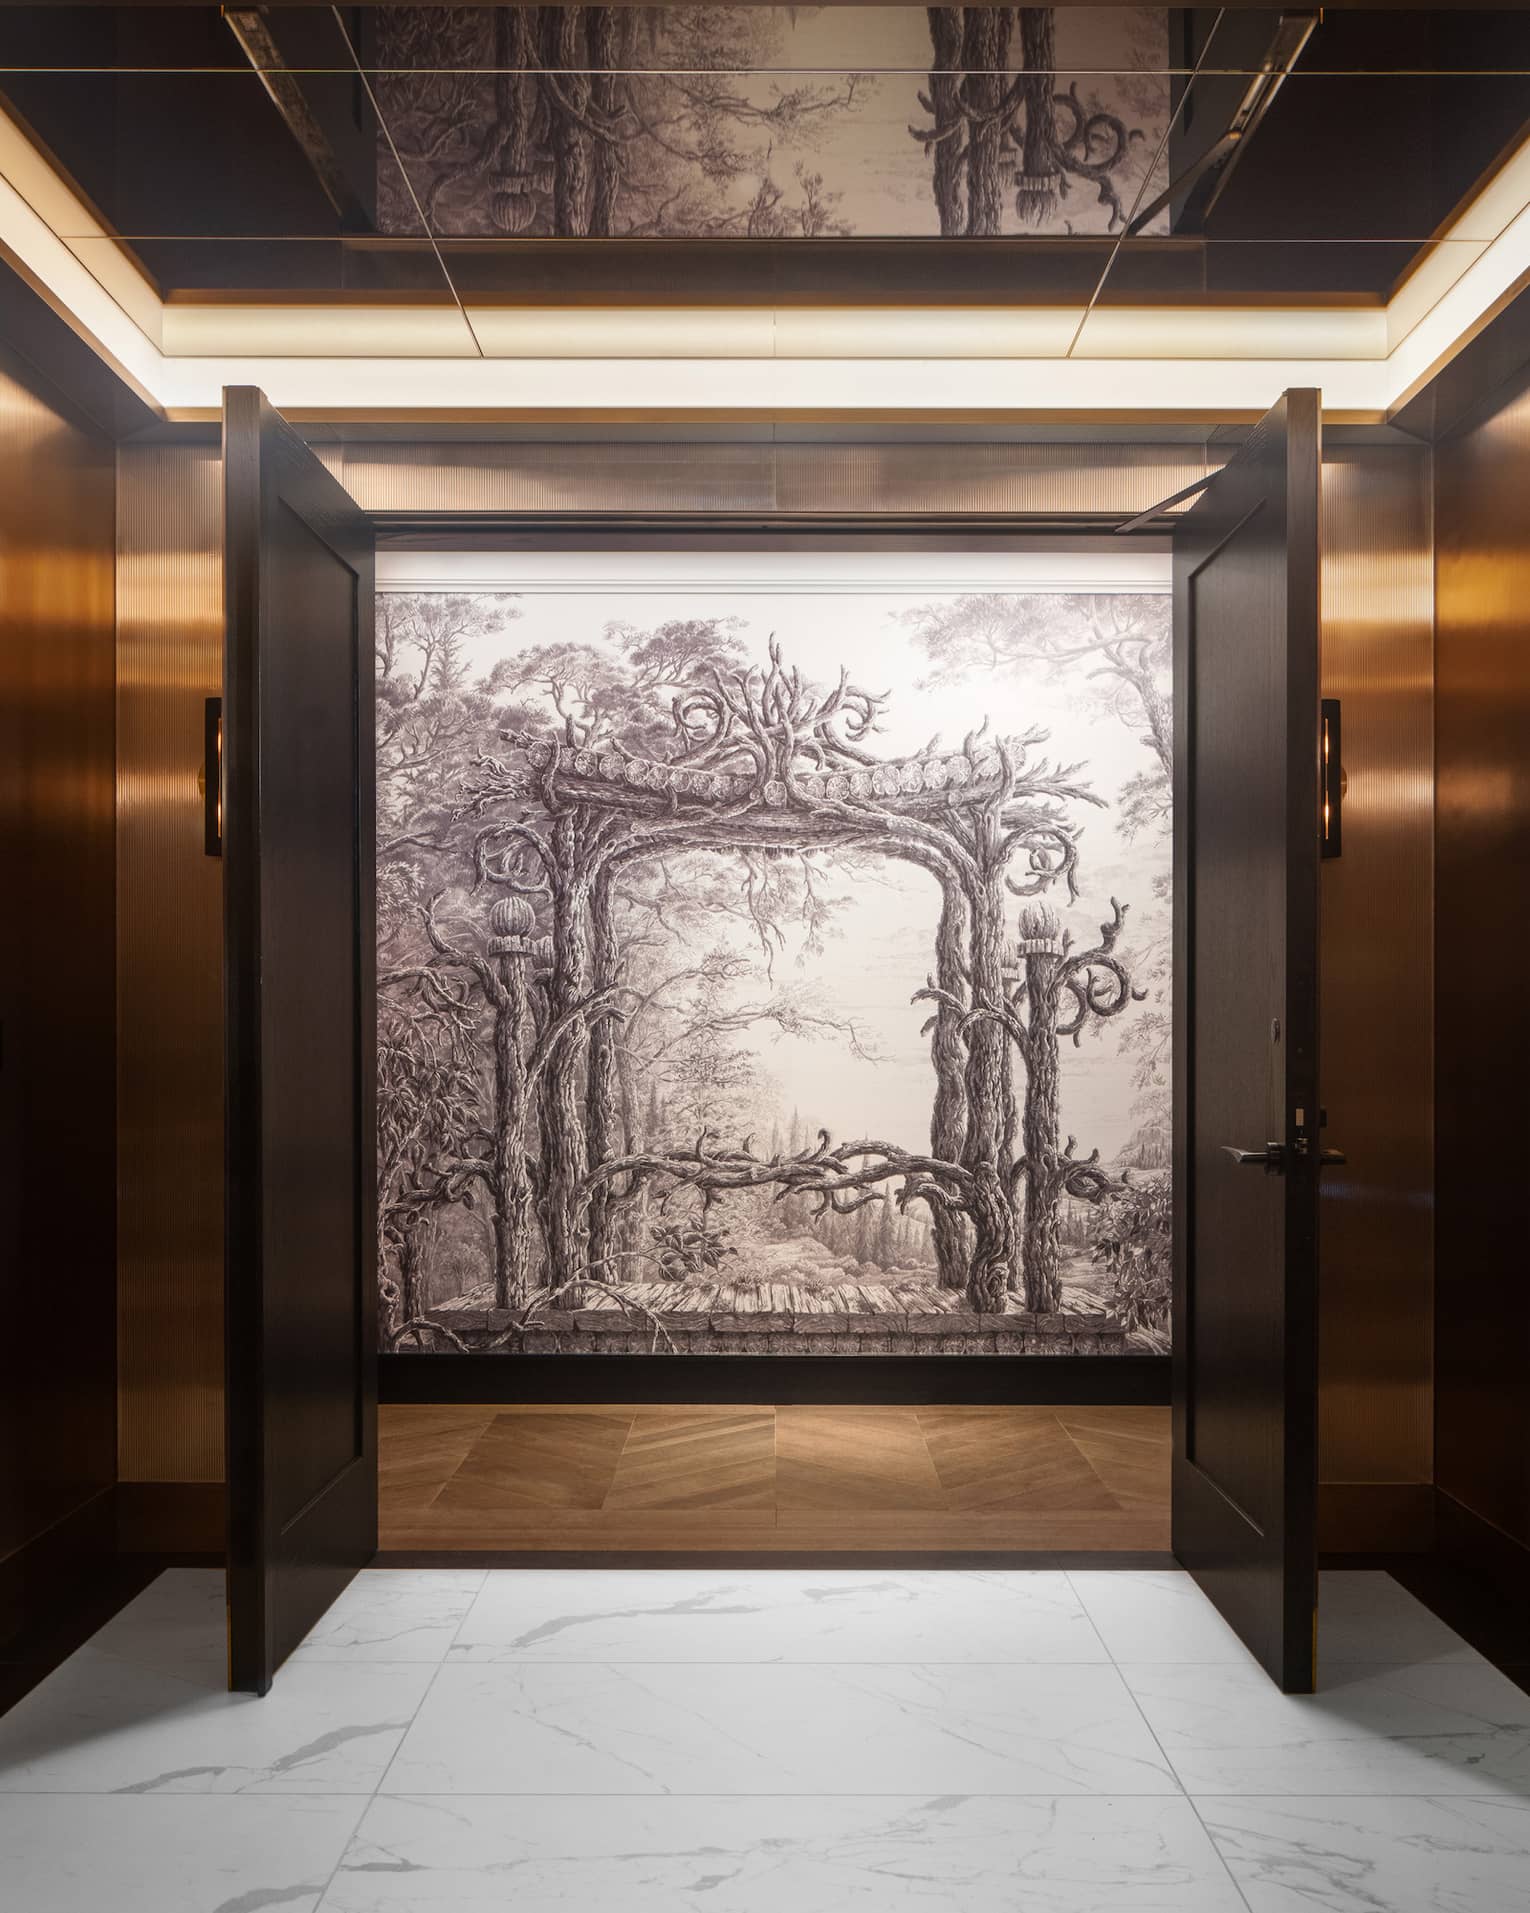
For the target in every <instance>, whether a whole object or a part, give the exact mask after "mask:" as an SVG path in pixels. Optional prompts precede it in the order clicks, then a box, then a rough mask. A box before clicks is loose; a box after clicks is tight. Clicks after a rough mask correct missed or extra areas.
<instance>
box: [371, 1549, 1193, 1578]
mask: <svg viewBox="0 0 1530 1913" xmlns="http://www.w3.org/2000/svg"><path fill="white" fill-rule="evenodd" d="M372 1566H373V1567H375V1568H450V1569H452V1570H454V1571H456V1572H459V1573H460V1572H461V1570H462V1569H464V1568H531V1569H534V1570H535V1571H537V1572H538V1573H541V1572H544V1571H545V1570H547V1569H548V1568H578V1569H584V1568H604V1569H618V1570H620V1571H622V1572H623V1573H625V1572H628V1571H637V1572H643V1571H646V1570H653V1571H654V1572H658V1573H665V1572H668V1571H669V1570H671V1569H674V1568H718V1569H721V1570H722V1571H723V1572H725V1573H726V1572H728V1571H730V1570H738V1569H742V1568H751V1569H753V1568H769V1569H785V1570H791V1569H801V1568H813V1569H833V1570H840V1569H846V1568H853V1569H869V1568H881V1569H892V1570H897V1571H909V1572H919V1571H921V1570H925V1569H935V1568H947V1569H954V1570H956V1571H958V1572H960V1573H964V1574H978V1573H991V1572H994V1571H996V1570H1002V1569H1006V1568H1008V1569H1022V1570H1024V1571H1025V1572H1026V1573H1030V1574H1034V1573H1036V1572H1037V1571H1038V1570H1049V1571H1052V1572H1056V1571H1057V1570H1059V1569H1068V1570H1070V1571H1071V1572H1073V1573H1081V1572H1083V1571H1085V1570H1089V1571H1094V1570H1097V1569H1107V1568H1108V1569H1113V1570H1116V1571H1118V1572H1126V1571H1129V1570H1133V1569H1135V1570H1138V1571H1139V1572H1140V1571H1142V1570H1150V1571H1152V1572H1155V1573H1161V1572H1163V1571H1165V1570H1167V1569H1171V1568H1176V1567H1178V1566H1179V1563H1178V1562H1177V1561H1176V1560H1175V1559H1174V1556H1173V1555H1172V1554H1167V1553H1163V1552H1159V1551H1157V1550H1154V1551H1147V1552H1145V1551H1143V1550H1140V1549H1139V1550H1136V1551H1127V1550H1125V1549H1119V1550H1118V1549H1109V1550H1106V1549H1094V1550H1091V1551H1088V1552H1077V1551H1074V1552H1068V1553H1058V1552H1056V1551H1055V1550H1053V1549H1049V1548H1038V1549H1019V1548H948V1549H944V1550H934V1549H930V1548H902V1549H898V1548H888V1549H883V1548H879V1549H876V1550H871V1549H866V1548H858V1549H857V1548H812V1549H805V1550H803V1551H801V1552H797V1551H795V1550H792V1551H787V1550H784V1549H770V1550H767V1551H764V1552H754V1553H751V1552H749V1551H748V1550H747V1549H742V1548H739V1549H715V1548H713V1549H705V1548H698V1549H660V1550H658V1551H657V1552H654V1553H650V1554H645V1553H643V1552H641V1551H639V1550H637V1549H634V1548H570V1549H558V1550H556V1551H553V1550H549V1549H546V1548H540V1549H537V1550H535V1551H534V1552H528V1551H526V1550H524V1549H519V1550H516V1549H495V1548H486V1549H482V1550H478V1551H475V1552H467V1551H465V1550H462V1549H456V1548H451V1549H447V1548H384V1549H383V1550H382V1551H381V1552H380V1553H379V1554H377V1555H376V1556H374V1558H373V1561H372Z"/></svg>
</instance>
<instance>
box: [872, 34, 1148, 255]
mask: <svg viewBox="0 0 1530 1913" xmlns="http://www.w3.org/2000/svg"><path fill="white" fill-rule="evenodd" d="M928 12H929V19H930V52H931V55H932V66H931V70H930V76H929V86H928V89H927V90H926V91H924V92H921V93H920V95H919V104H920V105H921V106H922V107H923V108H924V110H925V112H926V113H927V114H928V115H929V123H928V124H927V125H920V126H910V128H909V132H910V133H911V134H912V135H913V137H914V138H915V139H916V140H917V141H918V142H919V144H920V146H921V147H922V148H923V150H924V152H925V153H926V154H927V155H928V156H929V157H930V158H931V161H932V172H931V186H932V190H933V192H934V197H935V208H936V212H937V214H938V215H939V219H940V230H941V233H942V235H943V236H945V237H947V238H949V237H953V236H955V235H956V234H958V233H963V234H966V235H967V236H968V237H971V238H993V237H995V236H996V235H998V234H999V233H1001V232H1002V231H1003V230H1004V193H1005V188H1006V186H1012V187H1013V190H1014V211H1015V215H1016V219H1017V222H1018V224H1019V226H1020V228H1021V229H1022V230H1036V229H1039V228H1045V227H1048V226H1050V225H1051V224H1052V223H1053V221H1054V219H1055V217H1056V215H1057V214H1058V212H1059V210H1060V208H1061V206H1062V203H1063V202H1064V201H1065V200H1067V199H1068V198H1069V196H1070V195H1071V194H1072V193H1073V192H1074V190H1075V188H1077V187H1081V186H1092V187H1093V188H1094V190H1095V196H1096V198H1097V200H1098V202H1099V204H1100V205H1102V206H1103V207H1105V208H1106V210H1107V213H1108V220H1107V230H1108V231H1112V232H1113V231H1115V230H1117V229H1118V228H1119V227H1122V226H1124V225H1125V224H1126V221H1127V217H1128V214H1129V208H1128V207H1125V206H1123V205H1122V202H1121V191H1120V188H1121V181H1122V174H1123V169H1124V167H1125V163H1126V161H1127V159H1128V157H1129V155H1130V153H1131V149H1132V146H1133V144H1134V143H1136V142H1140V141H1141V140H1142V139H1143V138H1144V133H1143V129H1142V127H1140V126H1128V124H1127V122H1126V121H1125V120H1124V119H1123V118H1122V117H1121V115H1120V114H1118V113H1114V112H1110V111H1108V110H1107V109H1106V108H1105V107H1104V106H1102V105H1100V104H1099V103H1098V101H1096V100H1085V99H1083V98H1081V97H1080V92H1079V86H1080V82H1079V81H1077V80H1074V81H1071V82H1069V83H1068V84H1067V85H1066V86H1063V84H1062V79H1061V76H1060V75H1059V73H1058V71H1057V36H1056V12H1057V9H1056V8H1055V7H930V8H929V9H928ZM1017 28H1018V39H1017ZM1017 68H1018V70H1016V69H1017Z"/></svg>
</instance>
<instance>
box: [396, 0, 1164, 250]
mask: <svg viewBox="0 0 1530 1913" xmlns="http://www.w3.org/2000/svg"><path fill="white" fill-rule="evenodd" d="M1166 20H1167V15H1166V12H1165V10H1164V9H1162V8H1152V7H1120V8H1066V7H929V8H926V7H748V6H746V7H702V6H698V7H628V6H615V7H556V8H555V7H499V8H492V7H450V8H424V7H420V8H413V7H398V8H389V9H384V10H382V12H381V15H380V21H381V24H380V27H379V38H380V44H379V46H378V65H379V67H380V68H382V69H384V71H383V72H382V73H381V74H380V76H379V81H378V86H379V96H380V103H381V106H382V109H383V114H384V118H385V120H386V121H387V123H388V126H389V129H390V131H391V133H392V136H393V140H394V143H395V145H396V147H397V150H398V155H399V158H400V160H401V161H402V163H403V167H404V172H405V175H406V180H405V179H400V177H399V175H398V173H397V170H396V168H395V167H394V166H393V164H392V160H391V155H385V156H384V158H383V163H381V164H380V166H379V181H378V185H379V202H380V203H379V216H380V223H381V224H382V226H383V229H384V230H385V231H391V232H406V231H416V230H418V225H419V218H420V214H421V213H423V215H424V218H425V220H426V222H427V224H428V225H429V226H430V228H431V229H432V230H433V231H435V232H437V233H439V234H442V235H444V236H450V237H463V238H468V237H484V238H494V237H498V238H504V237H524V238H547V237H569V238H665V237H669V238H710V239H715V238H743V239H783V238H803V239H816V238H824V237H830V238H834V237H839V238H844V237H851V236H862V237H867V238H878V237H882V238H886V237H927V236H935V235H945V236H947V237H957V236H965V237H975V238H991V237H994V236H996V235H1002V234H1009V235H1033V236H1035V235H1057V236H1063V237H1065V236H1067V235H1069V234H1101V233H1109V232H1118V231H1120V230H1121V229H1122V228H1123V227H1124V226H1125V224H1126V223H1127V221H1128V220H1129V219H1130V217H1131V213H1132V209H1133V206H1134V205H1136V204H1138V203H1140V204H1143V205H1146V204H1147V203H1148V202H1149V201H1150V200H1151V198H1152V197H1153V196H1154V194H1155V193H1157V192H1158V191H1159V190H1160V189H1161V188H1162V187H1163V185H1164V184H1165V183H1166V180H1167V173H1166V170H1165V160H1164V153H1163V150H1162V149H1163V147H1164V143H1165V142H1164V134H1165V130H1166V126H1167V122H1168V115H1169V85H1168V80H1167V77H1166V76H1165V73H1164V71H1163V68H1164V66H1165V55H1166V35H1167V25H1166ZM413 202H418V204H417V205H416V204H415V203H413Z"/></svg>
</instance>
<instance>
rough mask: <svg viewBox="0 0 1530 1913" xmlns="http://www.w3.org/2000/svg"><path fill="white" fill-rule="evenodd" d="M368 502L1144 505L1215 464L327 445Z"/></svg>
mask: <svg viewBox="0 0 1530 1913" xmlns="http://www.w3.org/2000/svg"><path fill="white" fill-rule="evenodd" d="M319 449H320V452H321V456H322V457H323V458H324V461H325V463H326V464H327V465H329V467H330V469H331V470H332V471H333V472H334V473H335V475H336V476H337V477H338V478H339V479H340V480H341V482H342V483H343V484H344V485H345V486H346V488H347V489H348V490H349V491H350V493H351V495H352V497H353V498H355V500H356V502H357V503H358V504H359V505H361V506H362V507H363V508H364V509H365V510H367V511H378V512H420V513H425V512H459V511H460V512H494V511H505V512H548V513H555V512H612V513H636V514H649V513H655V512H684V513H697V512H711V511H716V512H750V513H759V514H761V515H763V516H766V517H769V516H771V515H774V514H777V513H779V514H781V515H783V516H786V515H788V514H800V513H825V512H844V513H850V514H854V515H857V516H862V515H865V516H871V517H875V516H876V515H877V514H879V513H887V514H892V513H899V514H906V513H911V512H929V513H932V514H946V513H979V514H993V513H1010V512H1034V513H1040V514H1048V515H1056V514H1064V515H1066V514H1072V513H1078V512H1101V513H1121V512H1136V511H1143V510H1145V509H1146V508H1147V507H1148V506H1150V505H1154V504H1156V503H1157V502H1158V500H1159V499H1161V498H1165V497H1167V496H1168V495H1169V494H1170V493H1171V492H1175V491H1178V490H1179V489H1180V488H1181V487H1182V486H1185V485H1188V484H1189V483H1190V482H1191V481H1192V480H1193V479H1196V478H1199V477H1201V476H1202V475H1203V474H1204V473H1205V471H1206V470H1207V464H1206V458H1205V454H1204V451H1203V448H1202V447H1201V446H1199V445H1193V444H1192V445H1173V444H1169V445H1159V444H1140V445H1139V444H1122V445H1084V444H1041V445H995V444H976V445H973V444H947V443H928V444H887V445H873V444H863V445H838V444H823V445H815V444H792V443H784V444H774V443H769V442H765V443H749V442H744V443H716V442H698V443H692V444H672V443H661V444H649V443H642V444H639V443H629V442H621V443H605V444H601V443H586V442H580V443H569V444H528V443H524V442H517V441H503V442H499V441H496V442H466V443H464V442H461V441H455V440H453V441H440V442H437V443H380V444H379V443H369V444H359V445H351V444H346V445H340V446H335V445H328V446H322V447H320V448H319Z"/></svg>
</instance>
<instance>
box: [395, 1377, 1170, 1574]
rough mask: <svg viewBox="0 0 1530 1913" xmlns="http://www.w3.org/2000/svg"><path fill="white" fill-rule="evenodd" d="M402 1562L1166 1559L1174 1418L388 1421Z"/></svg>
mask: <svg viewBox="0 0 1530 1913" xmlns="http://www.w3.org/2000/svg"><path fill="white" fill-rule="evenodd" d="M381 1414H382V1424H381V1473H382V1546H383V1547H384V1548H385V1549H389V1550H410V1551H416V1550H423V1549H432V1550H433V1549H449V1550H457V1549H467V1550H490V1549H492V1550H522V1549H524V1550H528V1551H529V1550H547V1549H608V1548H609V1549H622V1550H649V1549H654V1550H665V1551H678V1550H686V1551H691V1550H703V1549H704V1550H714V1551H715V1550H727V1551H740V1552H757V1551H761V1550H781V1549H793V1550H795V1549H810V1550H815V1551H822V1550H837V1549H850V1550H865V1551H872V1550H918V1551H946V1550H951V1549H1035V1550H1043V1551H1046V1550H1060V1551H1076V1550H1077V1551H1082V1550H1089V1551H1092V1550H1096V1549H1109V1550H1121V1549H1133V1550H1134V1549H1148V1550H1160V1549H1164V1548H1167V1547H1168V1545H1169V1532H1168V1530H1169V1411H1168V1409H1166V1408H1042V1407H1024V1408H963V1407H941V1408H912V1407H899V1408H868V1407H845V1408H825V1407H780V1408H773V1407H769V1406H761V1407H669V1406H664V1407H654V1406H647V1407H622V1406H617V1405H610V1406H607V1405H604V1404H601V1405H589V1404H578V1405H570V1406H562V1407H559V1406H540V1405H539V1406H535V1407H512V1408H506V1407H494V1406H484V1407H446V1406H440V1407H435V1406H431V1407H422V1406H415V1405H410V1406H403V1405H397V1406H390V1407H385V1408H384V1409H383V1410H382V1411H381Z"/></svg>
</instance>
